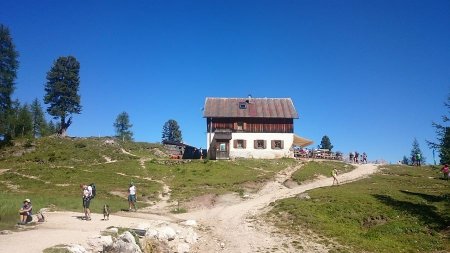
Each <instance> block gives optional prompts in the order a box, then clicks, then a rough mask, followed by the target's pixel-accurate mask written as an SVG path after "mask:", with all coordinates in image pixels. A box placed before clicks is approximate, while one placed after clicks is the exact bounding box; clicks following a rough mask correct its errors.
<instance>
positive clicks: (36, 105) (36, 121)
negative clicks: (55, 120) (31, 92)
mask: <svg viewBox="0 0 450 253" xmlns="http://www.w3.org/2000/svg"><path fill="white" fill-rule="evenodd" d="M30 110H31V116H32V120H33V137H34V138H37V137H39V136H44V135H45V132H46V128H47V122H46V121H45V118H44V111H43V109H42V106H41V103H40V102H39V100H38V99H37V98H36V99H35V100H34V101H33V103H32V104H31V108H30Z"/></svg>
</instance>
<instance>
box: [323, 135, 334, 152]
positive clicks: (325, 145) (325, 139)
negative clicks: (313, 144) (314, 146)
mask: <svg viewBox="0 0 450 253" xmlns="http://www.w3.org/2000/svg"><path fill="white" fill-rule="evenodd" d="M320 148H321V149H328V150H330V151H331V150H332V149H333V145H331V141H330V138H329V137H328V136H326V135H324V136H323V137H322V141H321V142H320Z"/></svg>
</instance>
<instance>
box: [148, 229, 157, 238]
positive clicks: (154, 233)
mask: <svg viewBox="0 0 450 253" xmlns="http://www.w3.org/2000/svg"><path fill="white" fill-rule="evenodd" d="M145 237H149V238H158V231H157V230H156V229H152V228H151V229H149V230H147V232H145Z"/></svg>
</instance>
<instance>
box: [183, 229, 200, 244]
mask: <svg viewBox="0 0 450 253" xmlns="http://www.w3.org/2000/svg"><path fill="white" fill-rule="evenodd" d="M197 240H198V235H197V233H196V232H195V231H194V230H193V229H188V230H187V231H186V236H185V238H184V241H185V242H186V243H189V244H195V243H197Z"/></svg>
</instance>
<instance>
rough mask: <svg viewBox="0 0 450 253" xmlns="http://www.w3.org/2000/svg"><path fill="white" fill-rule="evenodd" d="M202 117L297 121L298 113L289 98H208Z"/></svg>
mask: <svg viewBox="0 0 450 253" xmlns="http://www.w3.org/2000/svg"><path fill="white" fill-rule="evenodd" d="M244 107H245V108H244ZM203 117H204V118H284V119H298V113H297V111H296V110H295V107H294V103H292V100H291V99H290V98H211V97H208V98H206V100H205V107H204V111H203Z"/></svg>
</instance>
